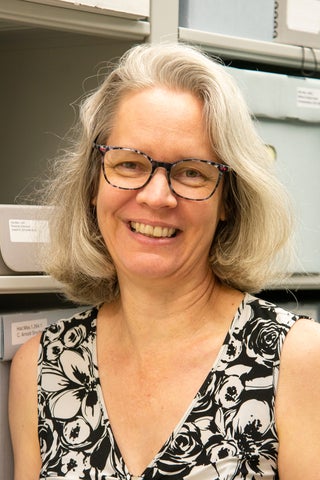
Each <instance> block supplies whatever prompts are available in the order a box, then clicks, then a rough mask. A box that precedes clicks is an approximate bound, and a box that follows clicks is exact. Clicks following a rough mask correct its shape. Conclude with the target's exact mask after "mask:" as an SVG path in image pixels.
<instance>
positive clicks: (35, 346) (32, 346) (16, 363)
mask: <svg viewBox="0 0 320 480" xmlns="http://www.w3.org/2000/svg"><path fill="white" fill-rule="evenodd" d="M40 338H41V333H39V334H37V335H35V336H34V337H32V338H30V339H29V340H28V341H27V342H25V343H24V344H23V345H21V347H20V348H19V350H18V351H17V352H16V354H15V355H14V357H13V359H12V363H11V371H12V372H13V373H15V372H16V371H18V372H19V371H24V372H25V373H26V374H27V373H28V367H32V366H36V365H37V360H38V355H39V345H40Z"/></svg>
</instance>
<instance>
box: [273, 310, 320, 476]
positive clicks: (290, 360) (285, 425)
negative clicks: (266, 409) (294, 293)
mask: <svg viewBox="0 0 320 480" xmlns="http://www.w3.org/2000/svg"><path fill="white" fill-rule="evenodd" d="M319 371H320V324H318V323H316V322H313V321H311V320H307V319H300V320H298V321H297V322H296V323H295V325H294V326H293V327H292V328H291V329H290V331H289V333H288V335H287V338H286V340H285V342H284V345H283V351H282V355H281V362H280V376H279V384H278V391H277V395H276V424H277V430H278V434H279V440H280V448H279V472H280V478H281V479H282V480H287V479H288V480H304V479H306V478H308V479H310V480H313V479H314V480H316V479H318V478H319V476H318V474H319V471H320V443H319V437H320V417H319V412H318V405H319V403H320V379H319Z"/></svg>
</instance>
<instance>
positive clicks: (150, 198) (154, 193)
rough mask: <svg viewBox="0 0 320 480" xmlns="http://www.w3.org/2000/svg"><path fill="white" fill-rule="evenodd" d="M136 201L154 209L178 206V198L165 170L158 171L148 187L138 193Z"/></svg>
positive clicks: (159, 169)
mask: <svg viewBox="0 0 320 480" xmlns="http://www.w3.org/2000/svg"><path fill="white" fill-rule="evenodd" d="M136 200H137V202H138V203H141V204H143V203H144V204H146V205H149V206H150V207H152V208H154V209H159V208H164V207H167V208H174V207H176V206H177V198H176V196H175V195H174V193H173V192H172V191H171V188H170V186H169V181H168V174H167V172H166V170H165V169H164V168H157V169H156V171H155V172H154V174H153V175H152V177H151V179H150V180H149V182H148V183H147V185H145V186H144V187H143V188H141V189H140V190H139V191H138V193H137V196H136Z"/></svg>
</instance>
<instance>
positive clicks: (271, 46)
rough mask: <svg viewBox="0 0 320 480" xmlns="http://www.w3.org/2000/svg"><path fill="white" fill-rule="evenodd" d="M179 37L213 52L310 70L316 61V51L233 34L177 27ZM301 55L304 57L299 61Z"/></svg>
mask: <svg viewBox="0 0 320 480" xmlns="http://www.w3.org/2000/svg"><path fill="white" fill-rule="evenodd" d="M179 40H180V41H182V42H187V43H191V44H194V45H197V46H199V47H201V48H203V49H204V50H206V51H207V52H211V53H214V54H215V55H218V56H221V57H224V58H230V59H236V60H246V61H252V62H258V63H265V64H272V65H281V66H282V67H291V68H302V67H303V69H304V70H311V71H314V70H315V67H317V65H319V64H320V50H319V49H313V52H312V50H311V49H309V48H304V49H303V48H302V47H298V46H295V45H285V44H282V43H276V42H265V41H260V40H253V39H249V38H242V37H233V36H230V35H222V34H218V33H211V32H204V31H200V30H193V29H190V28H185V27H179ZM303 55H304V57H305V58H304V60H303Z"/></svg>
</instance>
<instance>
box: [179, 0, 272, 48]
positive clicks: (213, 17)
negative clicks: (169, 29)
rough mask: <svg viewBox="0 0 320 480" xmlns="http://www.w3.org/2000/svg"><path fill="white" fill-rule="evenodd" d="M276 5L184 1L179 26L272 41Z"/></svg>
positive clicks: (252, 0) (257, 0)
mask: <svg viewBox="0 0 320 480" xmlns="http://www.w3.org/2000/svg"><path fill="white" fill-rule="evenodd" d="M274 3H275V2H274V0H227V1H226V0H182V1H180V2H179V25H180V26H181V27H187V28H191V29H194V30H201V31H206V32H212V33H220V34H224V35H231V36H235V37H245V38H252V39H256V40H264V41H272V38H273V18H274V17H273V15H274Z"/></svg>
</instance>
